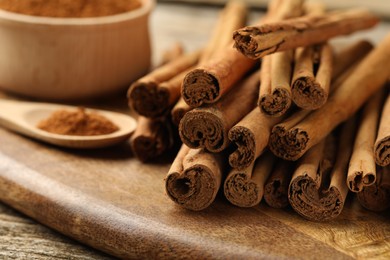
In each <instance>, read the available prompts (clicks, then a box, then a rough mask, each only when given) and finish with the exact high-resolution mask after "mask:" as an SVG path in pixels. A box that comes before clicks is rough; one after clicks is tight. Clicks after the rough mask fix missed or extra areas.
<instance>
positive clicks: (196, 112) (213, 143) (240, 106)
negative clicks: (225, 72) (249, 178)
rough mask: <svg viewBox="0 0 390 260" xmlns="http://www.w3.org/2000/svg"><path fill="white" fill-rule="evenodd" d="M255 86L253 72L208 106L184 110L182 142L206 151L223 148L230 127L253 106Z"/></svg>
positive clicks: (255, 75)
mask: <svg viewBox="0 0 390 260" xmlns="http://www.w3.org/2000/svg"><path fill="white" fill-rule="evenodd" d="M258 86H259V78H258V75H257V74H256V73H253V74H252V75H251V76H249V77H247V78H246V79H244V80H242V81H241V82H240V83H239V86H237V87H235V88H234V89H233V90H232V91H231V92H229V94H228V95H226V96H225V97H224V98H223V99H221V100H220V101H218V102H216V103H215V104H213V105H212V106H209V107H201V108H196V109H193V110H191V111H189V112H188V113H186V114H185V115H184V117H183V118H182V120H181V121H180V125H179V134H180V138H181V140H182V141H183V143H185V144H186V145H187V146H189V147H191V148H206V149H207V150H208V151H210V152H219V151H222V150H223V149H225V148H226V147H227V145H228V144H229V140H228V131H229V130H230V128H231V127H232V126H233V125H234V124H235V123H237V122H238V121H239V120H240V119H241V118H243V117H244V116H245V115H246V114H248V113H249V112H250V111H251V110H252V109H253V108H254V107H255V106H256V97H257V95H258V89H259V87H258Z"/></svg>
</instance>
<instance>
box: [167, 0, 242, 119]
mask: <svg viewBox="0 0 390 260" xmlns="http://www.w3.org/2000/svg"><path fill="white" fill-rule="evenodd" d="M246 16H247V9H246V6H245V5H244V4H243V3H242V2H238V1H229V2H228V3H227V4H226V6H225V8H224V9H223V10H222V12H221V13H220V15H219V18H218V21H217V25H216V26H215V29H214V31H213V33H212V36H211V38H210V40H209V42H208V43H207V46H206V48H205V50H204V51H203V53H202V55H201V57H200V60H199V63H198V66H201V65H202V64H205V63H207V62H208V61H209V60H210V59H211V58H212V57H213V56H215V55H216V52H217V50H220V49H221V48H222V49H223V48H225V47H226V48H227V47H228V46H229V44H231V43H232V39H231V32H232V31H234V30H235V29H237V28H240V27H241V26H244V24H245V21H246ZM229 49H231V47H230V46H229ZM187 74H188V73H186V75H187ZM186 75H183V77H182V78H181V82H180V83H182V82H183V80H184V77H185V76H186ZM180 89H182V84H180ZM180 92H182V90H180ZM190 110H191V107H190V106H189V105H188V104H187V103H186V102H185V101H184V99H183V97H182V96H181V97H180V99H179V101H178V102H177V103H176V105H175V106H174V107H173V108H172V111H171V115H172V120H173V122H174V124H175V125H177V126H178V125H179V123H180V120H181V119H182V118H183V116H184V115H185V113H187V112H188V111H190Z"/></svg>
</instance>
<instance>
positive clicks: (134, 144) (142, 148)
mask: <svg viewBox="0 0 390 260" xmlns="http://www.w3.org/2000/svg"><path fill="white" fill-rule="evenodd" d="M137 121H138V124H137V128H136V130H135V131H134V133H133V135H132V136H131V138H130V145H131V148H132V151H133V153H134V155H135V156H136V157H137V158H138V159H139V160H140V161H142V162H146V161H148V160H150V159H154V158H156V157H157V156H159V155H161V154H162V153H164V152H165V151H166V150H168V149H169V148H171V147H172V146H173V144H174V136H173V129H172V127H171V125H170V122H169V120H165V119H163V120H156V119H150V118H146V117H143V116H139V117H138V119H137Z"/></svg>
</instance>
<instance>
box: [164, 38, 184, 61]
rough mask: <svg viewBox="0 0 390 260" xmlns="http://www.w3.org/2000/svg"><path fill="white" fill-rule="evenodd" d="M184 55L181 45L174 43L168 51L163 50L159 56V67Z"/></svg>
mask: <svg viewBox="0 0 390 260" xmlns="http://www.w3.org/2000/svg"><path fill="white" fill-rule="evenodd" d="M183 54H184V47H183V44H182V43H180V42H175V43H174V44H173V45H172V46H171V47H170V48H169V49H167V50H165V51H164V52H163V54H162V55H161V56H162V57H161V61H160V66H162V65H165V64H167V63H169V62H171V61H173V60H176V59H177V58H179V57H180V56H182V55H183Z"/></svg>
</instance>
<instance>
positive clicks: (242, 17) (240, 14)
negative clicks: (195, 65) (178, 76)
mask: <svg viewBox="0 0 390 260" xmlns="http://www.w3.org/2000/svg"><path fill="white" fill-rule="evenodd" d="M247 13H248V10H247V8H246V5H245V4H244V3H243V2H241V1H236V0H230V1H228V2H227V4H226V5H225V7H224V8H223V10H222V11H221V12H220V13H219V17H218V20H217V24H216V25H215V27H214V31H213V33H212V36H211V38H210V40H209V42H208V43H207V46H206V48H205V51H204V52H203V54H202V57H201V59H200V60H199V63H200V64H202V63H204V62H207V61H208V60H209V59H210V58H211V57H212V56H213V55H214V54H215V51H216V50H219V49H220V48H223V47H225V46H228V45H230V44H231V43H232V38H231V34H232V32H233V31H234V30H236V29H238V28H240V27H242V26H244V25H245V22H246V17H247Z"/></svg>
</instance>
